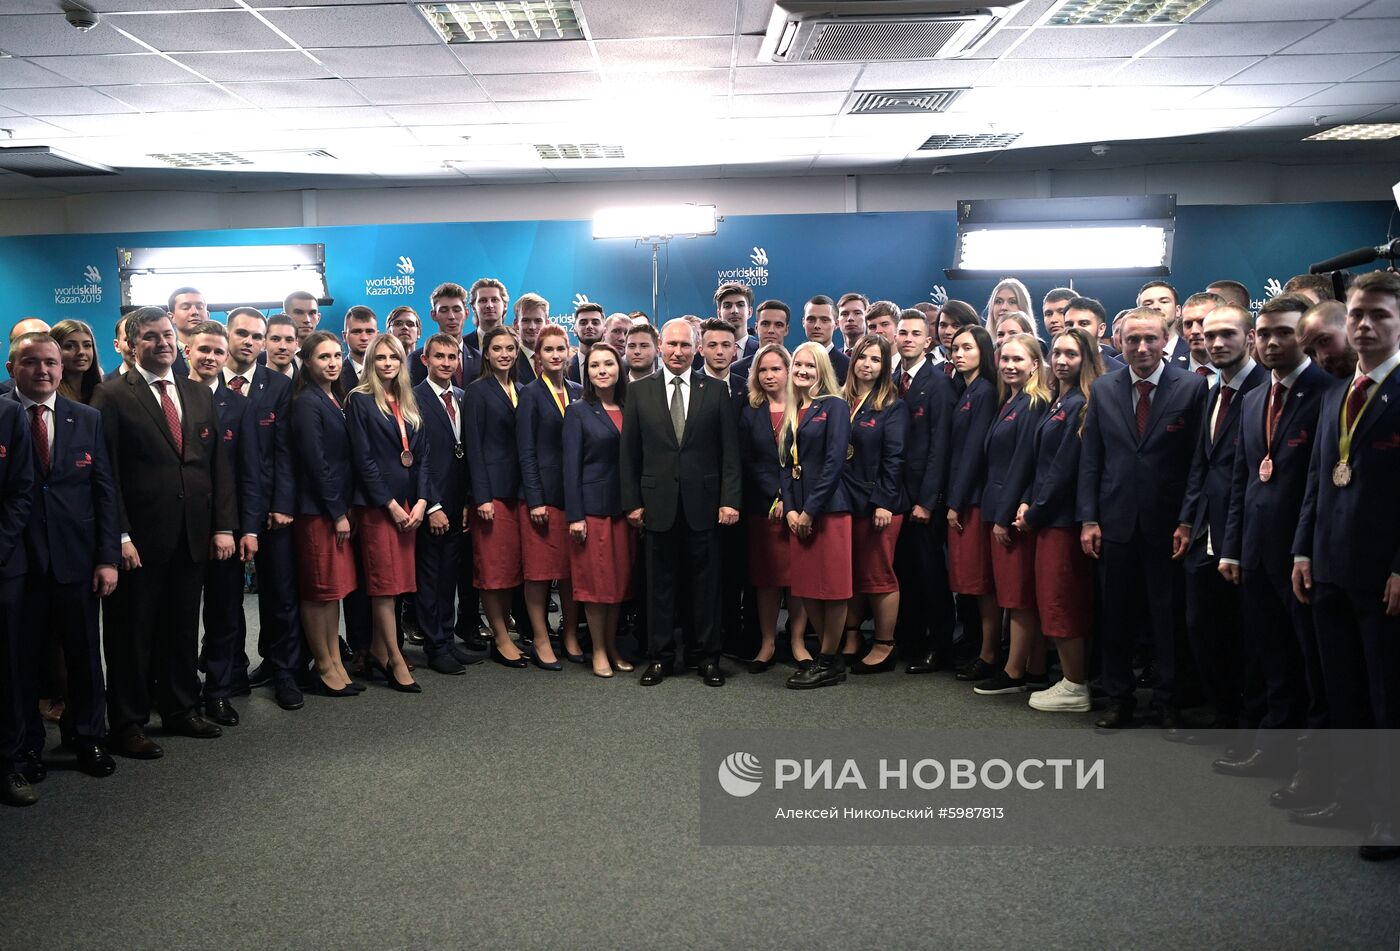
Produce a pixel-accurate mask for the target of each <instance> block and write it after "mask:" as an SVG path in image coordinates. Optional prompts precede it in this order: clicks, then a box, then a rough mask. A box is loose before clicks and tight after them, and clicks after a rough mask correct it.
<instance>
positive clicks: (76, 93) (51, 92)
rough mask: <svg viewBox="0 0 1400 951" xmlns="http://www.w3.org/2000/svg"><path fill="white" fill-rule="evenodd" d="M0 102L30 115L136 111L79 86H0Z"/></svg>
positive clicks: (73, 114) (1, 104)
mask: <svg viewBox="0 0 1400 951" xmlns="http://www.w3.org/2000/svg"><path fill="white" fill-rule="evenodd" d="M0 106H9V107H10V108H11V109H15V110H17V111H19V112H23V113H25V114H26V115H31V116H77V115H86V114H93V115H98V114H106V113H117V112H134V111H135V110H134V109H132V108H131V107H130V106H125V105H122V104H121V103H120V102H117V101H116V100H115V99H112V98H110V97H108V96H104V95H102V93H100V92H97V91H96V90H93V89H85V88H81V87H70V88H67V89H5V90H0Z"/></svg>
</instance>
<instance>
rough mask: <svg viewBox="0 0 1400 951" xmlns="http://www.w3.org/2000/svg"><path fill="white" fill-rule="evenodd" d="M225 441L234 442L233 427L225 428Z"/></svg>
mask: <svg viewBox="0 0 1400 951" xmlns="http://www.w3.org/2000/svg"><path fill="white" fill-rule="evenodd" d="M224 442H233V430H231V429H225V430H224Z"/></svg>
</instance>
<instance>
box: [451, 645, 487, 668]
mask: <svg viewBox="0 0 1400 951" xmlns="http://www.w3.org/2000/svg"><path fill="white" fill-rule="evenodd" d="M447 651H448V653H450V654H451V655H452V656H453V657H455V658H456V659H457V663H459V664H461V665H462V666H463V667H470V666H472V665H473V664H480V663H483V662H484V661H485V660H486V648H485V645H483V646H482V649H481V650H475V651H474V650H467V648H466V647H465V646H459V645H457V644H450V645H448V648H447Z"/></svg>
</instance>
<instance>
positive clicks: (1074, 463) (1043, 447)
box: [1021, 389, 1084, 529]
mask: <svg viewBox="0 0 1400 951" xmlns="http://www.w3.org/2000/svg"><path fill="white" fill-rule="evenodd" d="M1083 409H1084V394H1083V393H1080V392H1079V390H1078V389H1074V390H1071V391H1070V392H1068V393H1066V394H1065V395H1064V396H1063V397H1061V398H1060V399H1058V400H1056V401H1055V402H1054V404H1053V405H1051V407H1050V410H1049V412H1047V413H1046V414H1045V415H1044V416H1043V417H1042V418H1041V421H1040V425H1039V426H1037V427H1036V430H1035V473H1034V475H1033V476H1032V477H1031V483H1030V485H1029V486H1028V487H1027V488H1026V491H1025V493H1024V494H1023V495H1022V496H1021V501H1022V502H1024V503H1026V505H1028V506H1029V508H1027V509H1026V524H1027V525H1029V526H1030V527H1031V528H1032V529H1040V528H1069V527H1070V526H1071V525H1075V524H1077V522H1076V521H1075V518H1074V504H1075V498H1074V494H1075V489H1076V487H1077V486H1078V484H1079V452H1080V449H1081V447H1082V443H1081V442H1080V439H1079V423H1080V419H1081V417H1082V415H1083V414H1082V412H1081V411H1082V410H1083Z"/></svg>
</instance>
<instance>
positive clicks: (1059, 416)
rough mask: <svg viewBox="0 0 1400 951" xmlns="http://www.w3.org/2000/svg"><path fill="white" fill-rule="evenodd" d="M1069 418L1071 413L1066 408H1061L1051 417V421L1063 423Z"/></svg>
mask: <svg viewBox="0 0 1400 951" xmlns="http://www.w3.org/2000/svg"><path fill="white" fill-rule="evenodd" d="M1068 418H1069V415H1068V414H1067V413H1066V412H1065V411H1064V410H1060V411H1059V412H1058V413H1056V414H1055V415H1054V416H1051V417H1050V421H1051V422H1052V423H1063V422H1064V421H1065V420H1066V419H1068Z"/></svg>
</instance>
